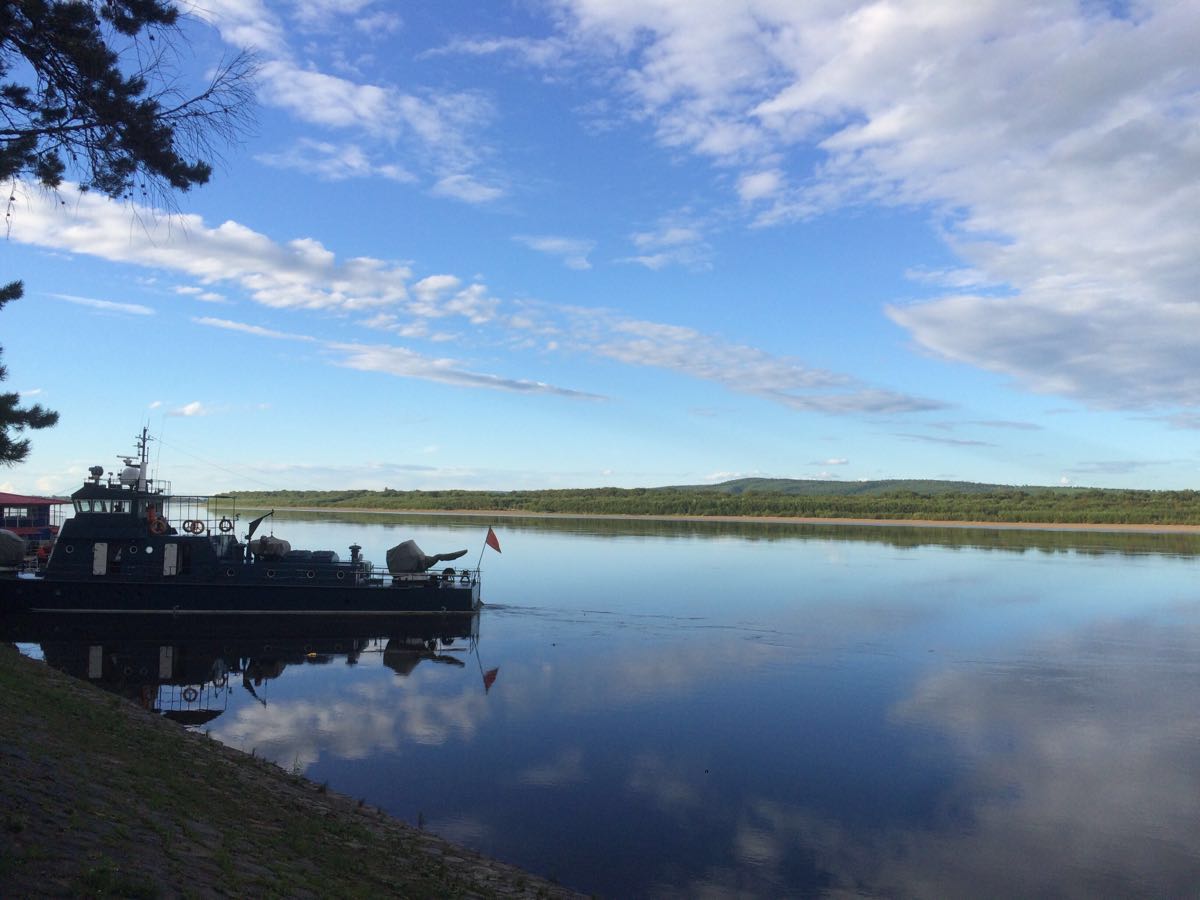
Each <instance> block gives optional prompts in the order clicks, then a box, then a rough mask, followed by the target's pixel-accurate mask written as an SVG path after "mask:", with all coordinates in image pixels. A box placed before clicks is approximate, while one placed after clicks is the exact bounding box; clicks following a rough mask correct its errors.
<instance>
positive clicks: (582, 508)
mask: <svg viewBox="0 0 1200 900" xmlns="http://www.w3.org/2000/svg"><path fill="white" fill-rule="evenodd" d="M233 496H234V497H235V498H236V499H237V502H238V503H239V504H240V505H243V506H271V507H280V508H285V507H313V508H321V509H325V508H330V509H339V508H340V509H379V510H390V511H403V510H412V511H421V510H449V511H464V510H481V511H493V512H524V513H567V514H575V515H658V516H793V517H802V518H830V519H895V520H904V519H934V520H943V521H949V522H1018V523H1020V522H1051V523H1060V524H1097V525H1200V492H1197V491H1191V490H1188V491H1138V490H1101V489H1082V488H1061V489H1059V488H1032V489H1024V488H1011V489H997V490H992V491H989V492H984V493H981V492H970V493H966V492H946V493H928V494H927V493H917V492H915V491H891V492H885V493H880V494H874V495H869V496H864V495H858V494H847V495H835V494H822V495H817V496H807V495H798V494H785V493H779V492H773V491H769V490H764V491H746V492H743V493H736V494H731V493H727V492H724V491H720V490H699V489H695V488H588V489H575V490H548V491H463V490H445V491H395V490H390V489H389V490H383V491H363V490H345V491H267V492H234V494H233Z"/></svg>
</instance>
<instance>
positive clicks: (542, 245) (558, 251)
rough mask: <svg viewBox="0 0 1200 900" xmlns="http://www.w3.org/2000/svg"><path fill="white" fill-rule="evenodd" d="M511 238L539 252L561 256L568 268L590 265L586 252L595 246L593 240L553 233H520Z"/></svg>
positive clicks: (580, 268) (582, 268)
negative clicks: (554, 234)
mask: <svg viewBox="0 0 1200 900" xmlns="http://www.w3.org/2000/svg"><path fill="white" fill-rule="evenodd" d="M513 240H514V241H516V242H517V243H519V244H524V245H525V246H526V247H528V248H530V249H531V250H536V251H538V252H539V253H545V254H547V255H549V256H558V257H561V258H562V261H563V265H565V266H566V267H567V268H568V269H578V270H585V269H590V268H591V267H592V264H591V263H590V262H588V254H589V253H591V252H592V250H593V249H594V248H595V246H596V242H595V241H587V240H580V239H578V238H566V237H555V236H553V235H541V236H535V235H522V234H519V235H516V236H515V237H513Z"/></svg>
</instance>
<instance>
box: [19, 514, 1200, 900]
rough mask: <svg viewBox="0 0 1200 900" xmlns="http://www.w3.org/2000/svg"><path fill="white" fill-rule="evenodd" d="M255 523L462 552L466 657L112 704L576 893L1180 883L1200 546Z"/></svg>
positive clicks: (366, 647)
mask: <svg viewBox="0 0 1200 900" xmlns="http://www.w3.org/2000/svg"><path fill="white" fill-rule="evenodd" d="M269 521H270V520H269ZM488 524H492V525H494V527H495V530H496V533H497V535H498V536H499V540H500V544H501V550H502V552H501V553H499V554H497V553H496V552H495V551H494V550H492V549H490V548H488V549H486V550H485V549H483V538H484V534H485V533H486V529H487V525H488ZM271 527H273V528H274V531H275V533H276V534H277V535H279V536H281V537H284V538H287V539H288V540H290V541H291V542H292V545H293V546H300V547H310V548H333V549H337V550H339V552H341V553H342V554H343V556H345V555H346V554H345V548H346V547H348V546H349V545H350V544H351V543H354V542H358V543H359V544H361V545H362V546H363V548H364V550H363V555H364V556H366V557H367V558H369V559H374V560H376V561H379V562H382V560H383V557H384V552H385V550H386V548H387V547H389V546H391V545H393V544H396V543H398V542H399V541H401V540H404V539H406V538H410V537H411V538H415V539H416V541H417V543H418V544H420V545H421V547H422V548H423V549H424V550H425V551H426V552H428V553H437V552H444V551H449V550H457V549H460V548H463V547H466V548H467V549H468V550H469V554H468V557H467V558H466V560H464V561H470V562H471V563H472V564H474V562H475V561H476V559H478V558H479V555H480V553H481V552H482V554H483V556H482V568H483V598H484V601H485V603H486V604H487V605H486V608H485V609H484V611H483V613H482V615H481V616H480V617H479V620H478V621H477V622H476V623H473V625H472V626H471V628H472V630H474V632H475V634H474V635H472V634H469V633H467V632H463V633H461V634H444V635H439V636H436V637H437V638H438V639H431V636H430V635H418V636H417V638H419V639H414V637H413V636H412V635H407V636H404V635H397V634H379V635H373V634H372V635H368V634H362V633H357V632H356V633H354V634H350V633H347V634H344V635H343V634H325V635H313V636H305V637H302V638H300V639H298V640H295V641H291V642H289V641H288V640H287V639H285V638H284V637H283V636H273V637H270V639H269V640H263V639H261V638H262V636H257V638H259V640H258V641H257V643H255V642H253V641H250V640H249V639H247V640H246V641H245V642H242V643H241V644H238V643H237V641H235V640H233V638H232V637H230V636H225V637H223V638H221V640H219V641H217V644H221V643H222V642H223V643H224V646H225V647H226V649H225V651H224V652H223V653H214V652H209V651H211V649H212V647H211V646H209V645H205V646H206V647H207V648H208V649H207V650H206V649H204V648H197V647H192V648H187V647H183V648H177V649H176V650H175V651H174V653H175V654H176V655H177V658H178V659H183V658H185V657H186V658H188V659H191V660H192V661H193V662H194V664H195V667H196V669H195V670H196V671H198V672H200V673H201V674H200V675H196V676H194V677H193V678H192V683H190V684H184V683H180V682H179V680H178V679H176V680H175V683H171V684H158V683H149V682H154V679H153V678H150V679H149V682H147V683H142V684H140V686H138V687H136V689H135V688H134V684H133V683H134V682H135V681H136V680H137V679H136V674H137V673H136V671H134V670H136V669H138V668H139V667H138V665H137V663H136V662H135V663H132V664H130V665H125V666H124V669H123V670H122V671H123V672H124V675H123V677H124V678H125V679H126V682H127V683H125V685H124V692H125V693H126V694H128V695H129V696H131V697H135V698H140V699H141V700H142V701H143V702H145V703H147V704H148V705H152V706H154V707H155V708H160V709H162V710H165V711H168V712H170V711H174V712H176V713H178V716H177V718H179V719H180V720H181V721H185V722H186V723H188V724H189V725H190V726H191V727H195V728H199V729H202V730H207V731H208V732H209V733H210V734H211V735H212V736H213V737H215V738H217V739H219V740H221V741H223V742H225V743H228V744H230V745H232V746H235V747H239V748H241V749H243V750H246V751H247V752H250V751H253V752H254V753H256V754H257V755H259V756H266V757H268V758H270V759H272V760H274V761H276V762H277V763H278V764H279V765H280V766H282V767H283V768H285V769H288V770H289V771H298V772H302V773H303V774H304V775H306V776H307V777H308V778H310V779H312V780H314V781H316V782H318V783H327V784H328V785H329V787H330V788H332V789H334V790H337V791H340V792H342V793H345V794H348V795H350V796H352V797H356V798H362V799H364V800H365V801H366V802H367V803H370V804H372V805H375V806H379V807H382V808H383V809H385V810H387V811H388V812H390V813H392V814H393V815H395V816H397V817H399V818H401V819H404V820H407V821H409V822H411V823H413V824H417V825H420V826H421V827H423V828H425V829H428V830H430V831H433V832H436V833H437V834H440V835H443V836H445V837H448V838H450V839H452V840H455V841H457V842H460V843H462V844H465V845H467V846H469V847H471V848H474V849H476V850H479V851H481V852H483V853H485V854H488V855H492V856H496V857H499V858H501V859H503V860H506V861H509V862H512V863H515V864H518V865H520V866H523V867H525V868H527V869H530V870H532V871H535V872H538V873H540V874H543V875H547V876H550V877H553V878H555V879H557V880H558V881H560V882H561V883H563V884H565V885H568V886H570V887H574V888H577V889H579V890H581V891H583V892H586V893H594V894H598V895H601V896H612V897H617V896H621V897H627V896H656V897H671V896H687V897H694V896H702V895H703V896H727V895H728V896H732V895H743V896H744V895H752V896H819V895H822V894H833V893H845V892H856V893H860V894H865V895H885V896H897V895H906V896H980V895H992V896H1021V895H1023V896H1029V895H1036V894H1054V895H1060V896H1081V897H1082V896H1088V897H1091V896H1098V895H1110V896H1111V895H1123V896H1129V895H1143V896H1168V895H1172V896H1180V895H1193V894H1194V893H1195V891H1196V889H1197V886H1198V885H1200V752H1198V751H1200V722H1198V720H1197V717H1196V714H1195V710H1196V706H1197V700H1198V699H1200V539H1198V538H1196V537H1192V536H1181V535H1152V534H1139V535H1114V534H1088V533H1072V532H1012V531H1005V532H1000V531H996V530H986V529H981V530H971V529H954V528H946V529H917V528H885V527H850V526H845V527H837V526H833V527H814V526H794V525H768V524H762V525H757V524H748V525H742V524H711V525H710V524H697V523H661V522H659V523H647V522H636V521H628V522H627V521H620V522H617V521H607V520H605V521H597V520H586V519H555V520H538V519H521V520H508V519H496V520H482V519H472V518H456V517H453V516H451V517H443V516H386V515H379V516H371V515H354V516H351V515H345V516H337V515H334V514H312V515H303V514H290V515H285V514H282V513H280V514H277V515H276V517H275V518H274V522H273V525H272V526H271ZM406 637H407V638H408V639H407V640H406V639H405V638H406ZM109 643H113V642H112V641H109ZM210 644H211V642H210ZM235 644H237V646H234V645H235ZM212 646H216V645H212ZM25 649H26V650H27V652H31V653H34V654H38V653H44V654H45V655H46V657H47V658H48V659H50V658H51V657H52V656H55V657H56V658H57V657H58V656H60V655H64V654H65V656H66V657H70V656H72V654H74V655H75V657H76V659H77V660H78V659H79V658H80V657H79V654H80V653H83V654H84V655H85V656H86V651H85V650H78V649H76V650H71V649H69V648H64V647H62V646H57V645H50V644H47V646H45V647H42V646H38V645H26V646H25ZM155 649H156V652H159V651H158V650H157V648H155ZM130 652H132V651H130ZM113 658H114V659H115V657H113ZM159 658H161V656H160V657H159ZM130 659H133V657H132V656H131V657H130ZM141 668H146V667H145V666H142V667H141ZM150 668H151V669H153V665H151V666H150ZM152 674H153V673H152ZM189 689H190V691H191V693H186V692H187V691H188V690H189ZM185 714H187V715H185ZM193 714H194V715H193Z"/></svg>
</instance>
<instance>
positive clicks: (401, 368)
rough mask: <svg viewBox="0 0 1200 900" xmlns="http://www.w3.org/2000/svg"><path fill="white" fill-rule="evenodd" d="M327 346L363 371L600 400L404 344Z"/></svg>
mask: <svg viewBox="0 0 1200 900" xmlns="http://www.w3.org/2000/svg"><path fill="white" fill-rule="evenodd" d="M328 346H329V348H330V349H332V350H334V351H337V352H338V353H340V354H342V356H341V358H340V359H338V360H337V364H338V365H341V366H346V367H347V368H351V369H359V370H361V371H366V372H385V373H387V374H389V375H398V376H400V377H403V378H419V379H423V380H425V381H437V382H441V383H442V384H452V385H455V386H458V387H474V388H488V389H491V390H499V391H510V392H514V393H519V394H550V395H554V396H558V397H570V398H574V399H581V400H603V399H605V398H603V397H601V396H600V395H598V394H589V393H587V392H585V391H576V390H570V389H568V388H561V387H556V386H555V385H552V384H546V383H545V382H541V381H527V380H525V379H519V378H504V377H501V376H499V375H490V374H485V373H481V372H471V371H469V370H467V369H464V368H462V367H461V364H460V363H458V362H457V361H455V360H452V359H434V358H432V357H428V356H423V355H422V354H420V353H416V352H414V351H412V350H408V349H406V348H404V347H393V346H388V345H383V344H373V345H372V344H340V343H331V344H329V345H328Z"/></svg>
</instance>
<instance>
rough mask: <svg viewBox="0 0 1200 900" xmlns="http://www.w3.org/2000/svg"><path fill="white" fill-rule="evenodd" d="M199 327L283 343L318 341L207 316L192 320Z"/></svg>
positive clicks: (300, 335) (304, 335)
mask: <svg viewBox="0 0 1200 900" xmlns="http://www.w3.org/2000/svg"><path fill="white" fill-rule="evenodd" d="M192 321H193V322H195V323H196V324H197V325H207V326H209V327H210V328H222V329H224V330H226V331H239V332H241V333H242V334H252V335H254V336H255V337H265V338H274V339H276V340H281V341H316V338H314V337H310V336H309V335H307V334H292V333H290V332H286V331H276V330H275V329H273V328H263V327H262V326H260V325H248V324H246V323H245V322H233V321H230V320H229V319H213V318H210V317H207V316H204V317H198V318H194V319H192Z"/></svg>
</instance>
